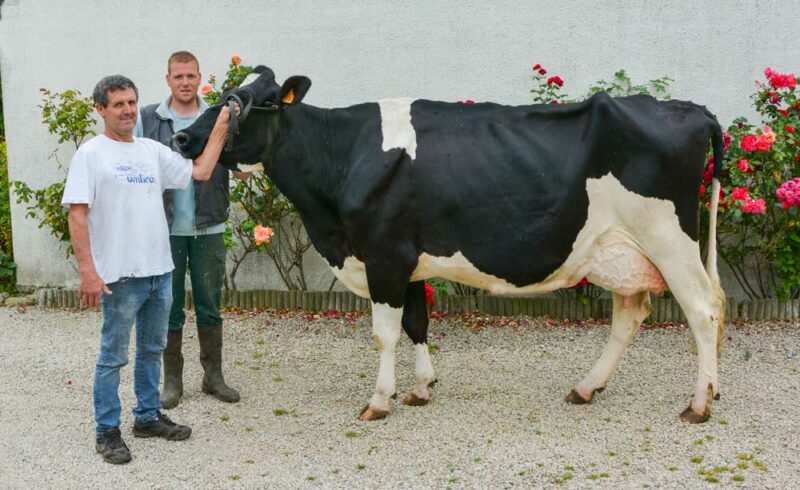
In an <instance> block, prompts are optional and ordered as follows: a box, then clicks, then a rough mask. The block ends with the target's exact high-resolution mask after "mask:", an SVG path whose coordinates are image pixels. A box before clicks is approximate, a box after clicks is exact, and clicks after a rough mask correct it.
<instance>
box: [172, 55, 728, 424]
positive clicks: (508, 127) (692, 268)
mask: <svg viewBox="0 0 800 490" xmlns="http://www.w3.org/2000/svg"><path fill="white" fill-rule="evenodd" d="M310 85H311V81H310V80H309V79H308V78H306V77H303V76H294V77H291V78H289V79H287V80H286V81H285V82H284V83H283V85H278V84H277V83H276V81H275V76H274V74H273V72H272V71H271V70H270V69H269V68H266V67H258V68H257V70H256V74H255V75H251V77H250V79H248V80H247V83H246V84H243V86H242V87H240V88H237V89H235V90H233V91H230V92H229V93H226V94H223V99H230V100H236V101H237V103H239V104H241V114H240V117H239V122H238V124H239V126H240V127H239V128H238V129H237V130H236V131H238V133H236V134H231V135H229V138H231V137H232V138H233V141H230V142H229V143H232V144H231V145H229V147H228V149H227V150H226V151H224V152H223V153H222V156H221V163H222V164H223V165H225V166H227V167H236V166H237V164H257V163H263V166H264V169H265V171H266V172H267V174H268V175H269V176H270V178H271V179H273V181H274V182H275V183H276V184H277V186H278V187H279V188H280V190H281V192H283V194H284V195H286V197H287V198H289V199H290V200H291V201H292V202H293V203H294V205H295V206H296V207H297V209H298V211H299V213H300V216H301V218H302V220H303V223H304V224H305V227H306V230H307V231H308V234H309V236H310V238H311V240H312V241H313V243H314V246H315V247H316V249H317V250H318V251H319V253H320V254H321V255H322V256H323V257H324V258H325V259H326V260H327V261H328V263H329V264H330V266H331V267H332V268H333V272H334V274H335V275H336V277H338V278H339V280H341V282H342V283H344V284H345V285H346V286H347V287H348V288H349V289H350V290H351V291H353V292H354V293H356V294H358V295H361V296H363V297H368V298H371V300H372V317H373V337H374V339H375V344H376V346H377V350H378V352H379V353H380V371H379V374H378V380H377V386H376V389H375V394H374V395H373V396H372V399H371V400H370V402H369V405H368V406H367V407H365V409H364V410H363V411H362V412H361V415H360V417H361V418H362V419H363V420H374V419H378V418H382V417H384V416H386V415H387V413H388V411H389V403H390V402H389V400H390V398H392V397H393V396H394V395H395V373H394V365H395V358H394V355H395V354H394V353H395V345H396V344H397V341H398V339H399V337H400V330H401V326H402V328H403V329H404V330H405V331H406V333H407V334H408V335H409V336H410V337H411V339H412V341H413V342H414V346H415V350H416V368H415V371H416V373H415V374H416V385H415V388H414V390H413V392H412V393H411V394H409V395H408V396H407V397H406V398H405V399H404V403H406V404H409V405H423V404H425V403H427V402H428V401H429V400H430V398H431V385H432V383H433V382H434V380H435V377H434V372H433V367H432V364H431V360H430V357H429V354H428V348H427V344H426V342H427V326H428V317H427V310H426V305H425V292H424V283H423V281H424V280H425V279H428V278H431V277H443V278H447V279H451V280H454V281H458V282H461V283H465V284H469V285H472V286H475V287H479V288H484V289H487V290H489V291H490V292H492V293H497V294H529V293H544V292H547V291H553V290H555V289H558V288H563V287H567V286H571V285H573V284H575V283H577V282H578V281H579V280H580V279H581V278H584V277H587V278H588V279H589V280H590V281H591V282H593V283H594V284H598V285H600V286H602V287H604V288H606V289H608V290H610V291H612V292H613V305H614V311H613V320H612V328H611V335H610V338H609V340H608V343H607V345H606V347H605V350H604V351H603V354H602V356H601V357H600V359H599V360H598V361H597V363H596V365H595V366H594V368H593V369H592V370H591V371H590V372H589V374H588V375H587V376H586V377H585V378H584V379H583V380H582V381H581V382H580V383H578V385H577V386H576V387H575V389H574V390H573V391H572V392H571V393H570V394H569V395H568V396H567V398H566V399H567V401H569V402H571V403H589V402H591V400H592V398H593V396H594V394H595V393H596V392H599V391H601V390H602V389H603V388H604V387H605V386H606V383H607V382H608V379H609V377H610V375H611V373H612V371H613V370H614V368H615V367H616V366H617V364H618V363H619V361H620V359H621V356H622V354H623V351H624V350H625V348H626V346H628V345H629V344H630V343H631V341H632V340H633V337H634V335H635V334H636V331H637V330H638V328H639V325H640V324H641V322H642V320H644V319H645V317H647V315H648V314H649V313H650V310H651V308H650V292H656V293H660V292H662V291H663V290H664V289H665V288H666V287H669V288H670V290H671V291H672V293H673V294H674V296H675V298H676V299H677V301H678V302H679V303H680V305H681V307H682V308H683V310H684V312H685V314H686V317H687V318H688V320H689V325H690V326H691V329H692V332H693V334H694V338H695V340H696V344H697V350H698V358H699V368H698V376H697V385H696V387H695V392H694V396H693V398H692V400H691V402H690V405H689V407H688V408H687V409H686V410H685V411H684V412H683V413H682V414H681V418H682V419H684V420H687V421H689V422H704V421H706V420H708V418H709V416H710V407H711V399H712V398H713V397H715V396H716V395H718V393H719V384H718V380H717V340H718V335H721V329H722V322H723V306H724V296H723V292H722V289H721V288H720V284H719V278H718V275H717V267H716V251H715V249H716V247H715V236H716V232H715V227H716V225H715V219H714V218H712V222H711V229H710V244H709V251H710V252H709V257H708V263H707V267H706V268H704V267H703V264H702V261H701V256H700V251H699V246H698V229H699V225H698V200H699V193H698V190H699V187H700V184H701V178H702V171H703V165H704V162H705V155H706V152H707V149H708V147H709V141H711V142H712V143H713V150H714V159H715V165H714V169H715V174H714V184H713V190H712V192H713V195H714V196H715V197H714V199H713V202H712V209H711V215H712V216H716V206H717V201H718V198H717V196H718V190H719V174H720V167H721V158H722V134H721V130H720V127H719V124H718V123H717V121H716V118H715V117H714V116H713V115H712V114H710V113H709V112H708V111H707V110H706V109H705V108H704V107H701V106H698V105H695V104H693V103H690V102H681V101H669V102H659V101H656V100H655V99H653V98H651V97H648V96H632V97H623V98H611V97H609V96H608V95H606V94H602V93H601V94H596V95H595V96H593V97H592V98H590V99H589V100H586V101H584V102H581V103H577V104H564V105H527V106H517V107H512V106H504V105H498V104H493V103H477V104H472V105H466V104H454V103H448V102H435V101H430V100H412V99H409V98H406V99H386V100H381V101H378V102H373V103H364V104H359V105H354V106H352V107H346V108H341V109H320V108H317V107H313V106H310V105H306V104H302V103H301V101H302V99H303V97H304V96H305V95H306V92H307V91H308V89H309V87H310ZM221 107H222V105H221V104H220V105H217V106H215V107H213V108H211V109H210V110H208V111H207V112H206V113H205V114H203V115H202V116H201V117H200V118H199V119H198V121H197V122H196V123H195V124H194V125H193V126H192V127H190V128H188V129H187V130H186V131H183V132H181V133H178V134H177V135H176V136H175V143H176V144H177V146H178V147H179V148H180V150H181V151H182V152H183V153H184V155H186V156H188V157H195V156H197V155H199V154H200V152H201V151H202V150H203V147H204V146H205V144H206V141H207V139H208V135H209V133H210V130H211V128H212V125H213V123H214V120H215V118H216V117H217V114H218V111H219V110H220V108H221Z"/></svg>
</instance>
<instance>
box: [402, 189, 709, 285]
mask: <svg viewBox="0 0 800 490" xmlns="http://www.w3.org/2000/svg"><path fill="white" fill-rule="evenodd" d="M586 187H587V192H588V194H589V210H588V217H587V220H586V223H585V225H584V226H583V227H582V228H581V230H580V232H579V233H578V236H577V238H576V239H575V242H574V243H573V244H572V251H571V252H570V255H569V256H568V257H567V260H566V261H564V263H563V264H562V265H561V266H560V267H559V268H558V269H557V270H556V271H554V272H553V273H552V274H551V275H550V276H548V277H547V278H546V279H545V280H544V281H542V282H539V283H536V284H529V285H525V286H521V287H517V286H515V285H513V284H511V283H510V282H508V281H506V280H504V279H503V278H500V277H496V276H493V275H490V274H487V273H485V272H483V271H481V270H479V269H478V268H477V267H475V265H474V264H472V263H471V262H470V261H469V259H467V258H466V257H465V256H464V255H463V254H462V253H461V252H456V253H455V254H453V255H452V256H450V257H436V256H431V255H428V254H422V256H421V257H420V259H419V264H418V266H417V268H416V269H415V270H414V273H413V274H412V278H411V279H412V280H422V279H427V278H430V277H443V278H446V279H450V280H453V281H457V282H461V283H464V284H468V285H470V286H474V287H478V288H483V289H486V290H488V291H490V292H491V293H493V294H538V293H546V292H550V291H553V290H555V289H559V288H564V287H570V286H573V285H574V284H576V283H578V282H579V281H580V280H581V279H582V278H584V277H586V278H588V279H589V280H590V281H591V282H592V283H594V284H597V285H598V286H601V287H603V288H604V289H607V290H610V291H614V292H616V293H618V294H621V295H623V296H629V295H632V294H634V293H636V292H639V291H652V292H655V293H657V294H660V293H662V292H663V291H664V289H665V288H666V283H665V281H664V278H663V277H662V275H661V272H660V271H659V270H658V268H656V266H655V265H654V264H653V263H652V262H651V261H650V259H649V258H648V255H649V254H648V250H647V249H646V245H645V244H647V243H651V244H652V243H659V242H663V240H665V239H666V240H669V239H671V237H672V238H675V239H677V238H678V237H679V236H684V237H685V233H683V230H682V229H681V228H680V224H679V222H678V217H677V215H676V214H675V207H674V205H673V204H672V203H671V202H670V201H667V200H663V199H655V198H649V197H644V196H641V195H638V194H636V193H634V192H631V191H629V190H627V189H625V187H624V186H623V185H622V184H621V183H620V182H619V180H617V179H616V178H615V177H614V176H613V175H611V174H608V175H606V176H604V177H602V178H599V179H588V180H587V184H586ZM497 260H509V258H508V257H498V259H497ZM511 260H513V258H511ZM685 260H687V261H688V260H694V257H687V258H686V259H685Z"/></svg>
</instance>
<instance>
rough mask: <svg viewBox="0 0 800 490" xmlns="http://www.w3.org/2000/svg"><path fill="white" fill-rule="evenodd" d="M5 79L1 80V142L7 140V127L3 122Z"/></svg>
mask: <svg viewBox="0 0 800 490" xmlns="http://www.w3.org/2000/svg"><path fill="white" fill-rule="evenodd" d="M2 82H3V79H2V78H0V141H4V140H5V134H6V125H5V121H4V120H3V83H2Z"/></svg>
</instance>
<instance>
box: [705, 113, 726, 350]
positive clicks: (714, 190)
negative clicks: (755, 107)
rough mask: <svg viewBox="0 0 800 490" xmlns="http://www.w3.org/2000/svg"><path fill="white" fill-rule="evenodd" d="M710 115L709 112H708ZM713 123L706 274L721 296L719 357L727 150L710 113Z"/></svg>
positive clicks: (720, 335) (721, 322)
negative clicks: (720, 225)
mask: <svg viewBox="0 0 800 490" xmlns="http://www.w3.org/2000/svg"><path fill="white" fill-rule="evenodd" d="M707 113H708V112H707ZM708 115H709V116H711V118H712V121H713V134H712V136H711V148H712V150H713V153H714V174H713V180H712V184H711V203H710V206H709V209H708V253H707V255H706V274H708V277H709V279H711V282H712V283H713V288H714V291H713V292H711V294H717V295H719V300H720V311H719V312H718V313H717V355H720V353H721V352H722V342H723V340H724V339H725V293H724V292H723V291H722V285H721V284H720V280H719V271H718V270H717V210H718V209H719V189H720V176H721V175H722V156H723V152H724V149H725V145H724V139H723V136H722V128H721V127H720V125H719V122H717V118H716V117H715V116H714V115H713V114H711V113H708Z"/></svg>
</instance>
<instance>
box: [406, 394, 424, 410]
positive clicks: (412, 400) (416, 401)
mask: <svg viewBox="0 0 800 490" xmlns="http://www.w3.org/2000/svg"><path fill="white" fill-rule="evenodd" d="M429 402H430V400H426V399H425V398H420V397H418V396H417V395H416V394H414V393H409V394H408V395H406V397H405V398H403V405H408V406H409V407H421V406H423V405H427V404H428V403H429Z"/></svg>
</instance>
